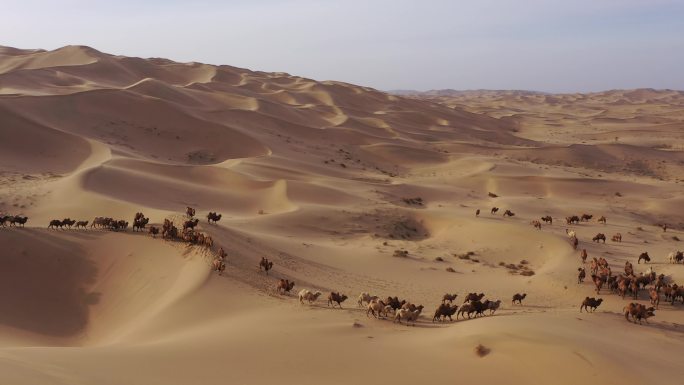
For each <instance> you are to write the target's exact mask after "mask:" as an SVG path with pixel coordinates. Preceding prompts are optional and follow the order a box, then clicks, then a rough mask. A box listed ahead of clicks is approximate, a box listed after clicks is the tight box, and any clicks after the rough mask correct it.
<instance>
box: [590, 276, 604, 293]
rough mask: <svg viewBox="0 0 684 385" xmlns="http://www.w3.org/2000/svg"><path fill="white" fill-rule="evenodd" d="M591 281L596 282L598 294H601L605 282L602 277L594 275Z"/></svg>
mask: <svg viewBox="0 0 684 385" xmlns="http://www.w3.org/2000/svg"><path fill="white" fill-rule="evenodd" d="M591 280H592V281H594V286H596V294H601V288H602V287H603V280H601V277H599V276H598V275H596V274H592V275H591Z"/></svg>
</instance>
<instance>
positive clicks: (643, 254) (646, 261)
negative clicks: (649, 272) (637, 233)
mask: <svg viewBox="0 0 684 385" xmlns="http://www.w3.org/2000/svg"><path fill="white" fill-rule="evenodd" d="M642 259H643V260H644V263H648V262H651V256H649V255H648V253H647V252H643V253H641V254H640V255H639V259H638V260H637V264H641V260H642Z"/></svg>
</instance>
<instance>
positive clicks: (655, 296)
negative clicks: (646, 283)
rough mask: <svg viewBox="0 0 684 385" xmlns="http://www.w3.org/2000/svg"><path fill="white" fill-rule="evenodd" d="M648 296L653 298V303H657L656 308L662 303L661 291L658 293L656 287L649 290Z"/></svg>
mask: <svg viewBox="0 0 684 385" xmlns="http://www.w3.org/2000/svg"><path fill="white" fill-rule="evenodd" d="M648 296H649V298H650V299H651V305H655V308H656V310H657V309H658V305H660V293H658V290H656V289H655V288H652V289H651V290H649V291H648Z"/></svg>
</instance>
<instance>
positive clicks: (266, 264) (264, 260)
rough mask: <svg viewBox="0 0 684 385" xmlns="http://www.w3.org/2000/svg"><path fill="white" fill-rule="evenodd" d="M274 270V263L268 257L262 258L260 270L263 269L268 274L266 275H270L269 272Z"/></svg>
mask: <svg viewBox="0 0 684 385" xmlns="http://www.w3.org/2000/svg"><path fill="white" fill-rule="evenodd" d="M272 268H273V262H271V261H269V260H268V258H266V257H261V261H260V262H259V270H262V269H263V270H264V271H265V272H266V275H268V271H269V270H271V269H272Z"/></svg>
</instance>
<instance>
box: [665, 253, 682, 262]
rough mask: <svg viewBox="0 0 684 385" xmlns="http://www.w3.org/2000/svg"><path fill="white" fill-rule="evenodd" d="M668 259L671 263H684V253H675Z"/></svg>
mask: <svg viewBox="0 0 684 385" xmlns="http://www.w3.org/2000/svg"><path fill="white" fill-rule="evenodd" d="M668 259H669V260H670V263H680V262H682V261H684V252H681V251H673V252H671V253H670V255H669V256H668Z"/></svg>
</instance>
